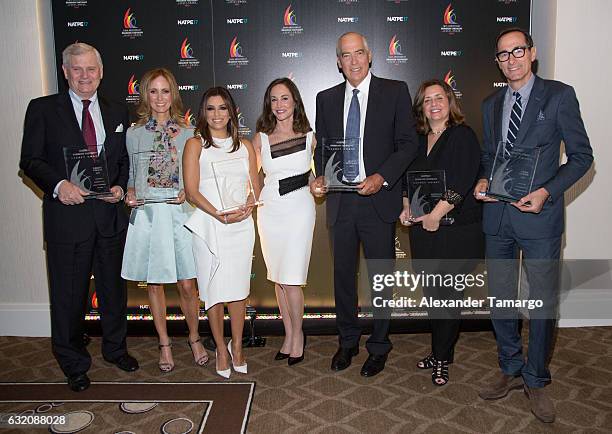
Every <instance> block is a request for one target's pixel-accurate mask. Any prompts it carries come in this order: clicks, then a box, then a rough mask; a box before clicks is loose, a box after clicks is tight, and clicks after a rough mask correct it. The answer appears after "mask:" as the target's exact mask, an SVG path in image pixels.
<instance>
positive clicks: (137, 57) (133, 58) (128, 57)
mask: <svg viewBox="0 0 612 434" xmlns="http://www.w3.org/2000/svg"><path fill="white" fill-rule="evenodd" d="M123 60H124V61H126V62H140V61H141V60H144V54H124V55H123Z"/></svg>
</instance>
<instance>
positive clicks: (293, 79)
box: [287, 71, 295, 83]
mask: <svg viewBox="0 0 612 434" xmlns="http://www.w3.org/2000/svg"><path fill="white" fill-rule="evenodd" d="M287 78H288V79H289V80H291V81H293V82H294V83H295V75H294V74H293V71H291V72H290V73H289V75H287Z"/></svg>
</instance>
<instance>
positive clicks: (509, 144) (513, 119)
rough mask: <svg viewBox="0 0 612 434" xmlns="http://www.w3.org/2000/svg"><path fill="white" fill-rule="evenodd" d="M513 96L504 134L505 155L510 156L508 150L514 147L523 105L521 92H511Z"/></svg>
mask: <svg viewBox="0 0 612 434" xmlns="http://www.w3.org/2000/svg"><path fill="white" fill-rule="evenodd" d="M512 95H513V96H514V98H515V99H514V105H513V106H512V112H511V113H510V123H509V124H508V135H507V136H506V149H504V151H505V153H504V154H505V156H506V157H509V156H510V151H511V150H512V148H513V147H514V142H516V138H517V137H518V131H519V128H520V126H521V118H522V117H523V105H522V103H521V94H520V93H518V92H512Z"/></svg>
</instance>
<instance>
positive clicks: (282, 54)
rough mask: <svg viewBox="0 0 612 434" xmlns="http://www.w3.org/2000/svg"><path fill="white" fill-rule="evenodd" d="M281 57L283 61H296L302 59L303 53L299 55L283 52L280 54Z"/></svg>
mask: <svg viewBox="0 0 612 434" xmlns="http://www.w3.org/2000/svg"><path fill="white" fill-rule="evenodd" d="M281 57H282V58H283V59H297V58H300V57H304V53H301V52H299V51H283V52H282V53H281Z"/></svg>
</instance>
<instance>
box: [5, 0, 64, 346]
mask: <svg viewBox="0 0 612 434" xmlns="http://www.w3.org/2000/svg"><path fill="white" fill-rule="evenodd" d="M41 23H43V24H44V25H43V26H41ZM39 35H46V37H39ZM49 43H50V44H51V45H50V46H49ZM52 44H53V33H52V26H51V8H50V2H49V1H36V0H3V1H2V2H1V3H0V58H1V59H3V61H2V62H1V63H0V72H1V75H2V83H3V86H2V93H3V98H2V105H3V107H2V116H0V131H2V135H3V145H4V146H3V147H2V152H3V158H0V185H1V186H2V189H1V191H2V206H1V207H0V219H1V220H0V221H1V222H2V224H1V225H0V243H1V246H2V248H1V249H0V276H1V279H0V335H26V336H48V335H49V334H50V326H49V297H48V292H47V275H46V268H45V261H44V251H43V237H42V217H41V200H40V199H39V197H37V195H36V194H35V193H34V192H33V191H32V190H31V189H30V188H29V187H27V186H26V185H25V184H24V181H23V180H22V178H21V177H20V176H19V175H18V170H19V168H18V167H19V154H20V149H21V138H22V130H23V120H24V115H25V110H26V107H27V104H28V101H29V100H30V99H32V98H35V97H38V96H41V95H44V94H47V93H51V92H54V91H55V86H56V80H55V77H54V73H53V70H54V66H53V62H54V55H53V45H52ZM49 56H50V57H49ZM49 63H50V64H51V68H50V69H49V68H48V65H49Z"/></svg>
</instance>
